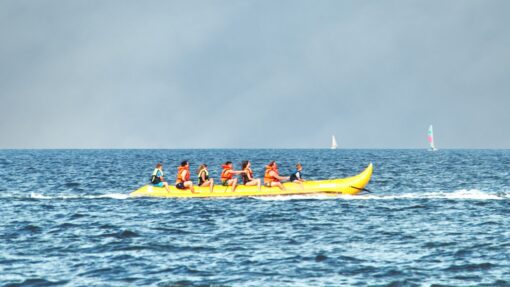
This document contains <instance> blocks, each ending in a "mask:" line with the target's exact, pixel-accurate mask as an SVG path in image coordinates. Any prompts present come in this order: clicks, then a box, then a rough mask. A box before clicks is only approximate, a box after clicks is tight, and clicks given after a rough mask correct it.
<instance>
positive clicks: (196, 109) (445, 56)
mask: <svg viewBox="0 0 510 287" xmlns="http://www.w3.org/2000/svg"><path fill="white" fill-rule="evenodd" d="M509 11H510V1H506V0H501V1H499V0H498V1H496V0H488V1H479V0H473V1H460V0H456V1H439V0H433V1H403V0H402V1H363V0H361V1H290V0H289V1H233V0H231V1H124V0H122V1H120V0H118V1H113V0H110V1H99V0H90V1H63V0H58V1H57V0H55V1H48V0H40V1H30V0H0V43H1V45H0V148H322V147H324V148H327V147H328V146H329V145H330V142H331V135H332V134H334V135H336V138H337V140H338V144H339V148H426V147H427V129H428V126H429V125H430V124H433V125H434V132H435V138H436V145H437V146H438V148H440V149H441V148H510V133H509V132H508V128H507V125H508V124H509V123H510V112H509V111H508V109H509V107H510V81H509V79H510V77H509V76H510V74H509V67H510V53H509V51H510V30H509V27H510V17H508V12H509Z"/></svg>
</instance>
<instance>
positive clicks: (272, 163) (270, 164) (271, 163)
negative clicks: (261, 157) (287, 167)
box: [267, 160, 276, 167]
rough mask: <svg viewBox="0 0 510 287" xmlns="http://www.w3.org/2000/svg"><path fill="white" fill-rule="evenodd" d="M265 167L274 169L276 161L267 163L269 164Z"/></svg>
mask: <svg viewBox="0 0 510 287" xmlns="http://www.w3.org/2000/svg"><path fill="white" fill-rule="evenodd" d="M267 166H270V167H276V161H274V160H273V161H271V162H269V164H268V165H267Z"/></svg>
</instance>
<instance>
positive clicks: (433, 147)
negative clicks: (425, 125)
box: [428, 125, 437, 151]
mask: <svg viewBox="0 0 510 287" xmlns="http://www.w3.org/2000/svg"><path fill="white" fill-rule="evenodd" d="M428 140H429V144H430V148H429V150H430V151H436V150H437V148H436V145H435V144H434V130H433V129H432V125H430V126H429V131H428Z"/></svg>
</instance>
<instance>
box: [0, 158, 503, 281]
mask: <svg viewBox="0 0 510 287" xmlns="http://www.w3.org/2000/svg"><path fill="white" fill-rule="evenodd" d="M184 159H186V160H189V161H190V162H191V165H192V169H195V168H196V167H197V166H198V164H199V163H201V162H205V163H207V164H209V167H210V170H211V173H212V175H213V176H215V177H216V178H217V177H218V175H219V169H220V165H221V163H222V162H223V161H225V160H231V161H233V162H234V163H236V164H237V163H239V162H240V161H241V160H244V159H250V160H251V161H252V163H253V167H254V171H255V172H256V173H257V174H258V176H259V177H261V176H262V168H263V166H264V165H265V164H266V163H267V162H269V161H270V160H271V159H275V160H277V162H278V163H279V166H280V171H281V172H282V173H288V172H290V171H291V170H292V167H293V166H294V164H295V163H297V162H301V163H303V166H304V175H305V176H306V177H307V178H308V179H319V178H320V179H324V178H336V177H346V176H350V175H354V174H356V173H358V172H360V171H361V170H363V169H364V168H365V167H366V166H367V165H368V163H369V162H373V163H374V168H375V169H374V175H373V178H372V181H371V183H370V184H369V185H368V186H367V187H368V188H369V189H370V190H372V191H373V193H372V194H365V195H361V196H340V197H337V198H324V197H321V196H317V197H313V196H307V197H299V196H296V197H290V198H282V197H273V198H260V199H259V198H240V199H177V200H176V199H145V198H129V197H128V196H127V194H128V193H129V192H131V191H133V190H135V189H137V188H138V187H139V186H141V185H143V184H145V183H146V182H147V180H148V178H149V176H150V173H151V172H152V169H153V168H154V165H155V164H156V163H157V162H158V161H162V162H163V163H164V165H165V170H166V172H167V173H168V174H169V177H170V178H171V179H172V180H173V177H174V173H175V170H176V168H175V167H176V166H177V164H178V163H179V162H180V161H181V160H184ZM237 166H238V164H237ZM0 282H1V284H0V286H31V285H32V286H52V285H65V286H97V285H99V286H127V285H131V286H133V285H135V286H139V285H153V286H366V285H376V286H414V285H416V286H429V285H435V286H467V285H476V286H509V285H510V151H509V150H440V151H437V152H428V151H424V150H334V151H332V150H0Z"/></svg>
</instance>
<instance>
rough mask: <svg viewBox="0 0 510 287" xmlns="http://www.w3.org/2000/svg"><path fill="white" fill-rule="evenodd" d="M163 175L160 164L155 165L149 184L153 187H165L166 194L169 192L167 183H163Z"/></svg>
mask: <svg viewBox="0 0 510 287" xmlns="http://www.w3.org/2000/svg"><path fill="white" fill-rule="evenodd" d="M164 176H165V173H164V172H163V165H162V164H161V163H157V164H156V168H155V169H154V171H153V172H152V176H151V183H152V185H153V186H157V187H163V186H164V187H165V189H166V191H167V192H170V189H169V188H168V182H166V181H165V178H164Z"/></svg>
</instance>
